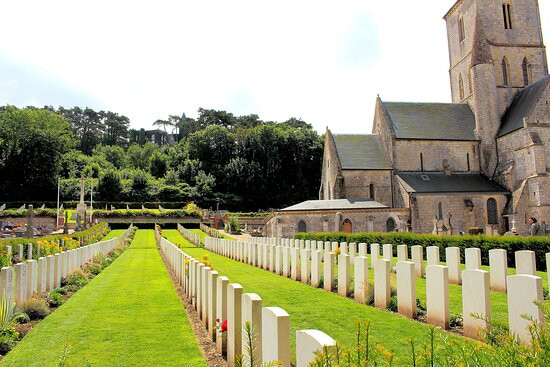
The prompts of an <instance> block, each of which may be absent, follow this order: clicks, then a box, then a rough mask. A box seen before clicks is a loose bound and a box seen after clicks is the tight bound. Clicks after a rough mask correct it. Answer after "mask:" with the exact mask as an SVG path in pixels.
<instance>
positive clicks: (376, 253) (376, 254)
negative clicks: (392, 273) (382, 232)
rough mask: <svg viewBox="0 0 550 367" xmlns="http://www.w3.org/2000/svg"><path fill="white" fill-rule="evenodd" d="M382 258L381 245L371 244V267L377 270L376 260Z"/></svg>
mask: <svg viewBox="0 0 550 367" xmlns="http://www.w3.org/2000/svg"><path fill="white" fill-rule="evenodd" d="M379 258H380V245H379V244H377V243H371V244H370V266H371V268H374V269H376V267H375V265H376V260H378V259H379Z"/></svg>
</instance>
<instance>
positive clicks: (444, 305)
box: [426, 265, 450, 330]
mask: <svg viewBox="0 0 550 367" xmlns="http://www.w3.org/2000/svg"><path fill="white" fill-rule="evenodd" d="M426 309H427V313H428V320H427V321H428V324H432V325H435V326H439V327H440V328H442V329H444V330H447V329H448V328H449V319H450V314H449V268H447V267H446V266H443V265H429V266H427V267H426Z"/></svg>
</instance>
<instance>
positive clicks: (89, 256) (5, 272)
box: [0, 226, 132, 304]
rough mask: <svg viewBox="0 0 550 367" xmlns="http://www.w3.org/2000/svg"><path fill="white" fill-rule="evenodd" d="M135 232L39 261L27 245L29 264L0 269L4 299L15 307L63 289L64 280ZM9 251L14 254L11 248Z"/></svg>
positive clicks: (31, 248)
mask: <svg viewBox="0 0 550 367" xmlns="http://www.w3.org/2000/svg"><path fill="white" fill-rule="evenodd" d="M131 228H132V227H131V226H130V228H128V230H127V231H126V232H125V233H124V234H123V235H122V236H121V237H120V238H119V237H115V238H112V239H110V240H106V241H100V242H96V243H93V244H90V245H87V246H83V247H78V248H76V249H73V250H67V251H62V252H59V253H56V254H54V255H48V256H45V257H39V258H38V260H33V259H32V254H33V244H32V243H29V244H27V255H28V260H26V261H22V262H19V263H17V264H14V265H13V266H6V267H3V268H2V269H0V295H4V294H5V297H6V300H7V301H8V304H11V303H12V302H14V301H26V300H28V299H29V298H31V297H32V296H33V295H34V294H35V293H48V292H51V291H52V290H54V289H56V288H59V287H60V286H61V279H62V278H65V277H67V276H68V275H69V274H71V273H72V272H74V271H75V270H77V269H80V268H81V267H83V266H84V265H86V263H87V262H89V261H91V260H93V258H94V257H95V256H96V254H98V253H103V254H107V253H109V252H111V251H112V250H114V249H115V248H116V247H117V246H119V245H120V244H121V243H122V241H124V239H125V238H126V237H127V236H128V234H129V233H130V229H131ZM23 246H24V245H22V244H21V245H19V259H24V257H23ZM6 251H7V253H8V254H11V248H10V246H8V248H7V249H6ZM8 256H9V255H8Z"/></svg>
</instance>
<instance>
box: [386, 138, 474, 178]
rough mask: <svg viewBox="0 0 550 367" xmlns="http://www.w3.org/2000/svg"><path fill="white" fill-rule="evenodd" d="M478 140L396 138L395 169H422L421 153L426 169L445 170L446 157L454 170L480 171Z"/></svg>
mask: <svg viewBox="0 0 550 367" xmlns="http://www.w3.org/2000/svg"><path fill="white" fill-rule="evenodd" d="M478 144H479V143H478V142H473V141H440V140H402V139H399V140H396V141H395V152H396V155H395V165H394V167H395V169H396V170H399V171H421V164H420V153H422V158H423V162H424V171H438V172H442V171H443V160H444V159H446V160H447V163H448V165H449V167H450V170H451V171H452V172H468V163H467V161H468V159H467V155H468V154H469V156H470V172H479V158H478V148H477V147H478Z"/></svg>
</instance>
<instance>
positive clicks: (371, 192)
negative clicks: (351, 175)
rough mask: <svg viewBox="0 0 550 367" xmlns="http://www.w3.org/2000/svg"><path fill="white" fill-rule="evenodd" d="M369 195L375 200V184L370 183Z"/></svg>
mask: <svg viewBox="0 0 550 367" xmlns="http://www.w3.org/2000/svg"><path fill="white" fill-rule="evenodd" d="M369 197H370V198H371V199H372V200H375V198H374V184H370V185H369Z"/></svg>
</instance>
